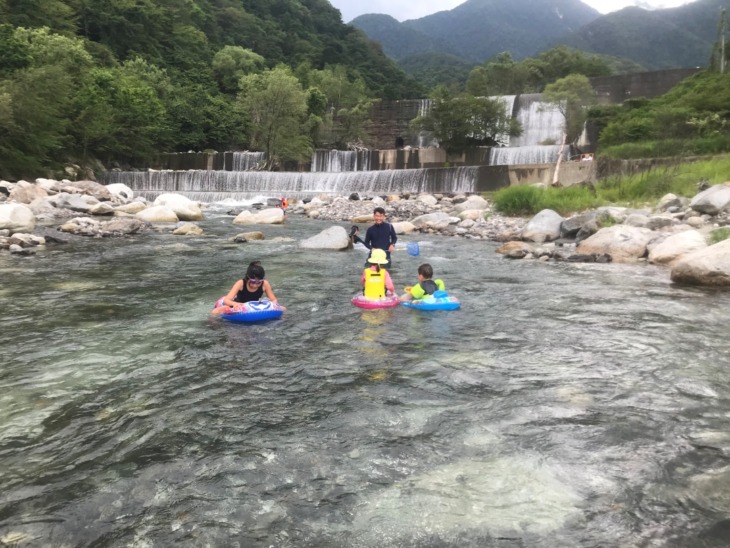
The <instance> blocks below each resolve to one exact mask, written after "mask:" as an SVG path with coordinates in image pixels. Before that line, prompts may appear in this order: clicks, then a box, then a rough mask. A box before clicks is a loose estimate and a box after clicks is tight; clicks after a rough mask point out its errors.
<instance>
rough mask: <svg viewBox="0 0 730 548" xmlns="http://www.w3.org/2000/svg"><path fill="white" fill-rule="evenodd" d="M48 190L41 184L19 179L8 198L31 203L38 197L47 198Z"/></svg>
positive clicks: (20, 202)
mask: <svg viewBox="0 0 730 548" xmlns="http://www.w3.org/2000/svg"><path fill="white" fill-rule="evenodd" d="M47 196H48V192H46V191H45V190H43V188H42V187H41V186H39V185H35V184H32V183H29V182H28V181H18V183H17V184H16V185H15V186H14V187H13V189H12V190H11V191H10V195H9V196H8V199H9V200H10V201H13V202H18V203H19V204H29V203H31V202H32V201H33V200H35V199H36V198H45V197H47Z"/></svg>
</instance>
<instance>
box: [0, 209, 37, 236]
mask: <svg viewBox="0 0 730 548" xmlns="http://www.w3.org/2000/svg"><path fill="white" fill-rule="evenodd" d="M34 228H35V215H33V211H32V210H31V209H30V208H29V207H28V206H27V205H24V204H0V230H8V231H10V234H13V233H15V232H32V231H33V229H34Z"/></svg>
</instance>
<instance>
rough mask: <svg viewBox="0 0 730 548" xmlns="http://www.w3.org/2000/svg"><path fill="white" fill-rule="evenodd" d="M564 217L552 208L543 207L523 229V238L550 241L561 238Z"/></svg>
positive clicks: (539, 241)
mask: <svg viewBox="0 0 730 548" xmlns="http://www.w3.org/2000/svg"><path fill="white" fill-rule="evenodd" d="M563 221H565V219H563V217H561V216H560V215H559V214H558V213H556V212H555V211H553V210H552V209H543V210H542V211H541V212H540V213H538V214H537V215H535V216H534V217H533V218H532V219H530V220H529V221H528V222H527V224H526V225H525V227H524V228H523V229H522V234H521V236H522V239H523V240H526V241H529V242H537V243H542V242H549V241H552V240H557V239H558V238H560V226H561V225H562V224H563Z"/></svg>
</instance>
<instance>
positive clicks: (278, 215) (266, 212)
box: [233, 207, 284, 225]
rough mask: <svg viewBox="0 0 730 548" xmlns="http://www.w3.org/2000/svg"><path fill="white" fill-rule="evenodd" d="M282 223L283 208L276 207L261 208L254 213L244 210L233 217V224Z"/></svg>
mask: <svg viewBox="0 0 730 548" xmlns="http://www.w3.org/2000/svg"><path fill="white" fill-rule="evenodd" d="M283 223H284V210H283V209H281V208H278V207H277V208H269V209H262V210H261V211H258V212H256V213H253V212H251V211H249V210H244V211H242V212H241V213H239V214H238V215H237V216H236V218H235V219H233V224H235V225H280V224H283Z"/></svg>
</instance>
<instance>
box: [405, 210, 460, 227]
mask: <svg viewBox="0 0 730 548" xmlns="http://www.w3.org/2000/svg"><path fill="white" fill-rule="evenodd" d="M459 221H461V219H459V218H458V217H452V216H451V215H449V214H448V213H444V212H443V211H437V212H435V213H427V214H426V215H419V216H418V217H416V218H415V219H411V223H413V226H415V227H416V228H419V229H424V228H430V229H433V230H443V229H444V228H446V227H447V226H449V225H451V224H459Z"/></svg>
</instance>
